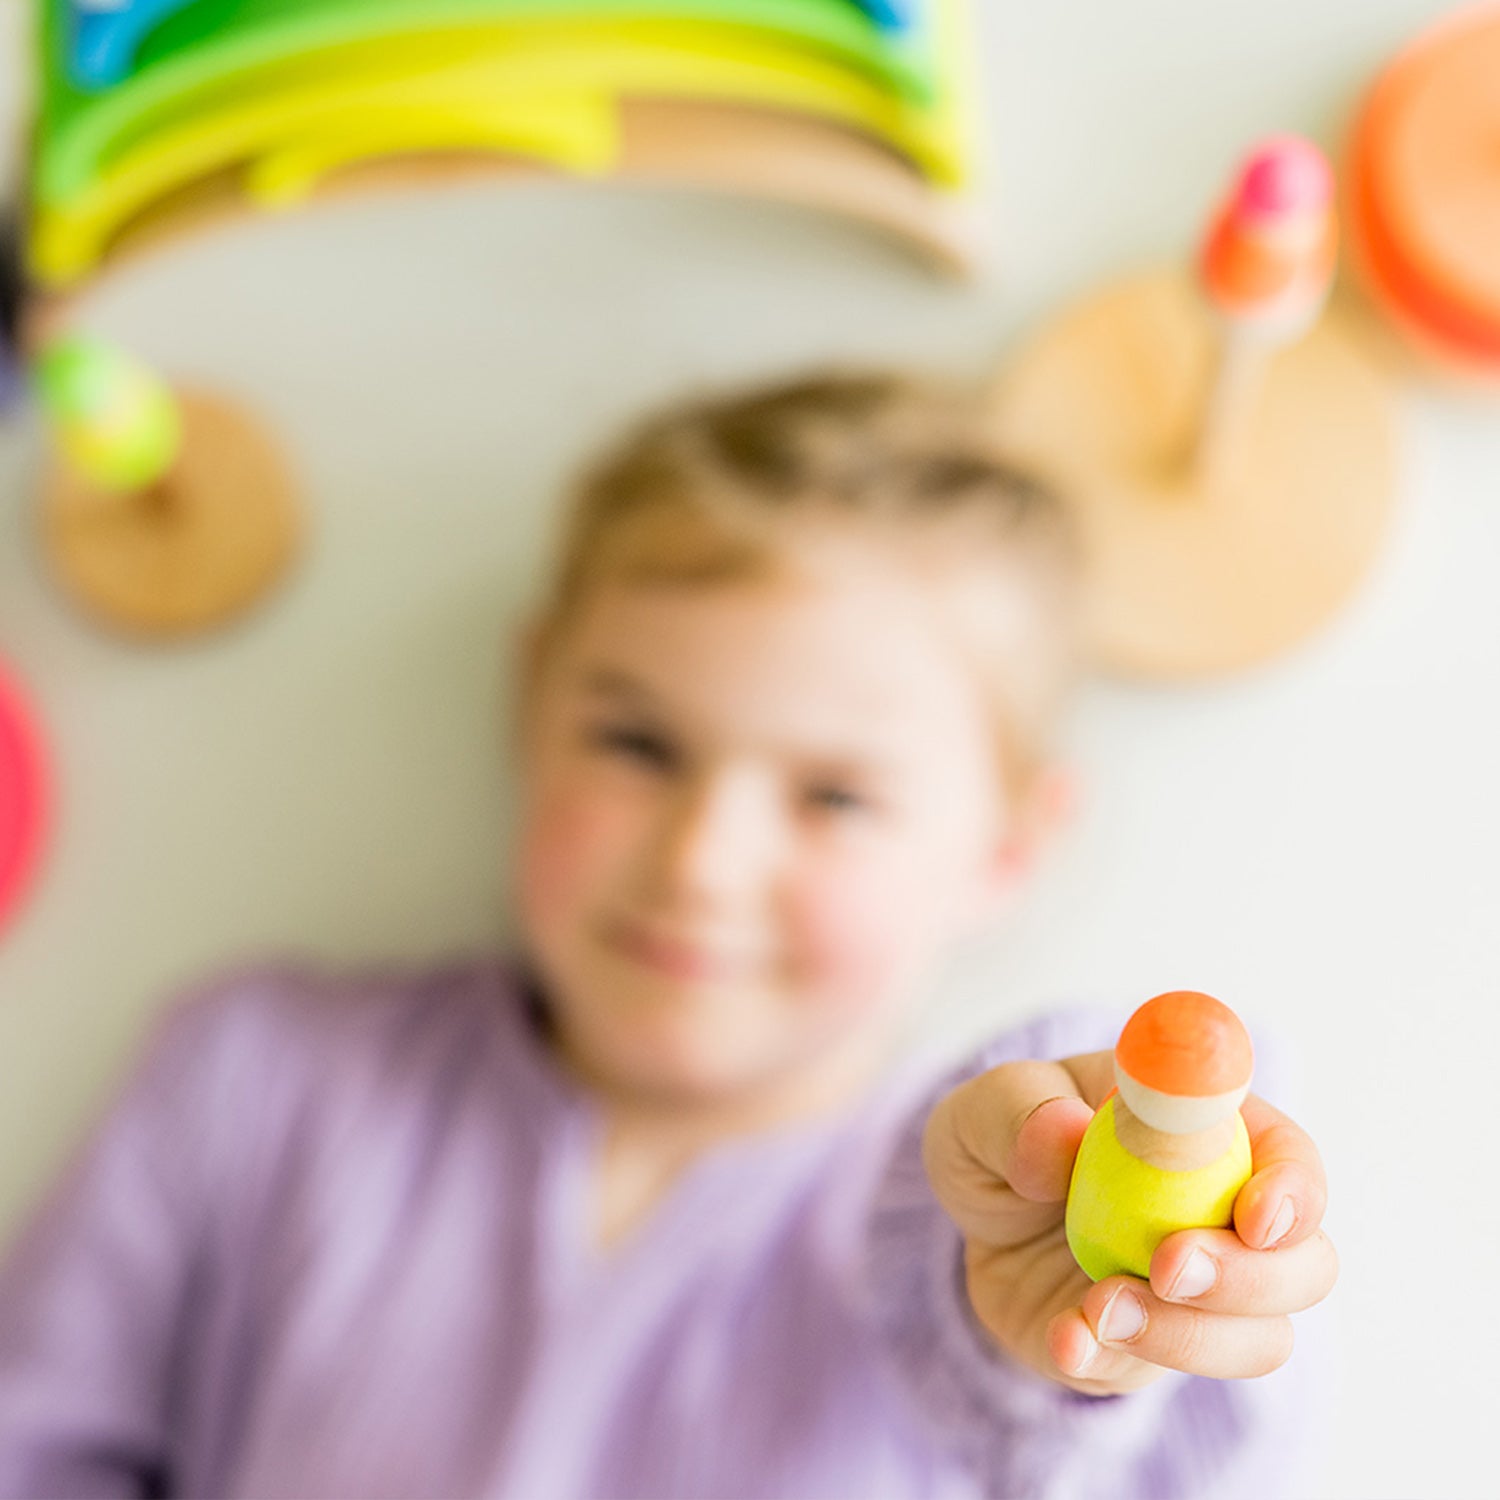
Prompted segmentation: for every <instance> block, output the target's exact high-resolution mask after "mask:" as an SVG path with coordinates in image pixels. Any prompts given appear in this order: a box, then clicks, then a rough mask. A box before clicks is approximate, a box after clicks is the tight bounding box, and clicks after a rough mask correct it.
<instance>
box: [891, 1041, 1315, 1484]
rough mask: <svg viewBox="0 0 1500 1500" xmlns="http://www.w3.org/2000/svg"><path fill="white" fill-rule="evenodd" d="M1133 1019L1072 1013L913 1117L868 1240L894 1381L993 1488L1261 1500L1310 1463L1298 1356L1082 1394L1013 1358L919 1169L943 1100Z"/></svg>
mask: <svg viewBox="0 0 1500 1500" xmlns="http://www.w3.org/2000/svg"><path fill="white" fill-rule="evenodd" d="M1122 1020H1123V1016H1120V1017H1109V1016H1105V1015H1102V1014H1093V1015H1088V1014H1083V1013H1077V1012H1075V1013H1071V1014H1068V1015H1065V1016H1061V1017H1055V1018H1049V1019H1048V1020H1045V1021H1042V1022H1039V1023H1036V1024H1034V1025H1031V1026H1028V1027H1025V1028H1023V1029H1021V1030H1019V1031H1016V1032H1013V1033H1011V1034H1009V1035H1007V1036H1005V1037H1003V1038H1001V1039H1000V1040H998V1041H997V1042H996V1043H994V1044H992V1045H991V1046H989V1047H988V1048H986V1049H985V1050H984V1052H983V1053H982V1054H981V1055H980V1057H979V1058H978V1059H977V1060H975V1061H971V1062H970V1063H969V1064H967V1065H965V1066H964V1067H961V1068H958V1069H956V1070H954V1071H953V1072H951V1073H950V1074H949V1075H948V1076H947V1077H946V1078H945V1079H944V1080H943V1081H942V1082H941V1084H940V1085H939V1086H938V1087H937V1088H935V1089H933V1090H931V1091H930V1092H928V1093H927V1094H926V1095H925V1097H924V1098H923V1101H922V1104H921V1106H920V1107H919V1108H918V1109H917V1110H916V1111H915V1112H914V1114H913V1115H912V1116H911V1117H910V1118H909V1119H908V1121H907V1123H906V1125H905V1127H904V1129H903V1132H902V1134H901V1136H900V1137H899V1140H898V1143H897V1145H896V1148H895V1150H894V1152H893V1153H892V1155H891V1156H890V1158H889V1161H888V1163H887V1167H886V1170H885V1172H884V1175H883V1177H882V1179H881V1182H880V1186H879V1188H878V1189H877V1192H876V1196H875V1200H874V1204H873V1209H872V1213H871V1217H870V1220H869V1229H868V1235H867V1241H866V1257H867V1259H866V1270H867V1277H868V1283H869V1289H870V1292H871V1296H872V1307H873V1309H874V1315H875V1317H876V1319H877V1322H878V1324H879V1328H880V1334H881V1337H882V1342H883V1345H884V1347H885V1350H886V1352H887V1354H888V1356H889V1357H890V1364H891V1369H892V1372H893V1376H894V1378H896V1379H897V1380H898V1381H899V1382H900V1383H901V1384H902V1385H903V1386H904V1387H905V1388H906V1391H907V1393H908V1395H909V1397H910V1399H911V1401H912V1402H913V1403H914V1404H915V1406H916V1408H917V1415H918V1417H919V1419H920V1420H921V1421H922V1423H923V1425H924V1426H926V1427H927V1428H928V1429H929V1430H930V1431H931V1432H933V1433H934V1435H935V1437H936V1439H937V1440H938V1441H939V1442H940V1443H941V1444H942V1445H943V1446H944V1447H946V1448H948V1449H950V1450H952V1451H954V1452H956V1453H957V1454H959V1455H960V1456H961V1458H962V1460H963V1462H964V1464H965V1466H966V1467H967V1468H969V1469H970V1470H971V1472H973V1473H974V1474H975V1476H976V1478H977V1480H978V1481H979V1483H980V1485H981V1488H982V1492H983V1493H984V1494H986V1495H990V1496H1025V1497H1027V1500H1094V1497H1098V1496H1104V1495H1108V1496H1110V1497H1111V1500H1148V1497H1149V1500H1173V1497H1180V1496H1199V1495H1202V1496H1209V1495H1212V1496H1214V1497H1215V1500H1231V1497H1235V1496H1245V1497H1251V1496H1255V1497H1261V1500H1264V1497H1266V1496H1275V1495H1284V1494H1288V1493H1293V1492H1294V1491H1293V1490H1292V1489H1291V1488H1290V1487H1291V1486H1292V1485H1293V1484H1294V1483H1295V1482H1296V1481H1297V1480H1298V1479H1299V1478H1300V1476H1301V1472H1302V1470H1303V1469H1304V1468H1305V1467H1306V1458H1305V1454H1304V1453H1303V1451H1302V1449H1303V1446H1304V1443H1305V1439H1306V1436H1307V1431H1306V1430H1307V1428H1308V1426H1309V1424H1310V1421H1311V1417H1310V1414H1309V1409H1308V1405H1307V1396H1308V1390H1307V1385H1308V1382H1307V1378H1306V1377H1307V1370H1306V1368H1305V1366H1306V1360H1305V1359H1304V1357H1303V1356H1304V1351H1303V1350H1302V1349H1300V1348H1299V1350H1298V1352H1297V1355H1296V1356H1294V1357H1293V1359H1292V1360H1291V1361H1289V1363H1288V1364H1287V1365H1285V1366H1283V1368H1282V1369H1281V1370H1279V1371H1277V1372H1275V1373H1274V1374H1272V1375H1268V1376H1264V1377H1261V1378H1260V1379H1256V1380H1237V1381H1217V1380H1209V1379H1205V1378H1201V1377H1193V1376H1187V1375H1182V1374H1179V1373H1177V1372H1170V1373H1168V1374H1166V1375H1164V1376H1163V1377H1162V1378H1161V1379H1159V1380H1157V1381H1156V1382H1154V1383H1153V1384H1152V1385H1150V1386H1147V1387H1146V1388H1144V1389H1143V1390H1140V1391H1137V1392H1133V1393H1131V1394H1129V1395H1121V1396H1103V1397H1099V1396H1086V1395H1083V1394H1081V1393H1079V1392H1076V1391H1072V1390H1069V1389H1068V1388H1067V1387H1065V1386H1062V1385H1058V1384H1055V1383H1053V1382H1051V1381H1048V1380H1045V1379H1043V1378H1042V1377H1041V1376H1039V1375H1037V1374H1035V1373H1034V1372H1033V1371H1031V1370H1029V1369H1027V1368H1025V1367H1024V1366H1022V1365H1021V1364H1020V1363H1019V1362H1016V1361H1014V1360H1012V1359H1011V1358H1010V1357H1009V1356H1008V1355H1007V1354H1006V1353H1005V1352H1004V1350H1003V1349H1001V1348H1000V1347H999V1345H998V1344H997V1343H996V1342H995V1340H994V1339H993V1338H992V1337H991V1336H990V1334H989V1333H988V1332H987V1331H986V1330H985V1329H984V1327H983V1326H982V1325H981V1324H980V1323H979V1321H978V1319H977V1318H976V1316H975V1315H974V1313H973V1311H972V1309H971V1307H970V1303H969V1298H968V1293H967V1291H966V1289H965V1284H964V1280H965V1278H964V1266H963V1240H962V1237H961V1235H960V1234H959V1232H958V1230H957V1228H956V1227H955V1226H954V1225H953V1223H952V1222H951V1220H949V1218H948V1217H947V1215H946V1214H945V1213H944V1212H943V1210H942V1208H941V1207H940V1206H939V1204H938V1202H937V1200H936V1198H935V1197H934V1195H933V1193H932V1190H931V1188H930V1186H929V1185H928V1182H927V1176H926V1172H925V1170H924V1168H923V1165H922V1156H921V1140H922V1131H923V1127H924V1126H925V1124H926V1120H927V1116H928V1114H929V1112H930V1110H931V1108H932V1106H933V1105H935V1104H936V1102H937V1100H938V1099H940V1098H941V1097H942V1096H943V1095H944V1094H945V1093H946V1092H947V1091H948V1090H949V1089H951V1088H953V1087H955V1086H956V1085H957V1084H958V1083H960V1082H962V1081H963V1080H964V1079H965V1078H967V1077H972V1076H974V1075H976V1074H978V1073H980V1072H982V1071H984V1070H985V1069H987V1068H990V1067H995V1066H998V1065H999V1064H1000V1063H1002V1062H1008V1061H1013V1060H1017V1059H1022V1058H1057V1057H1066V1056H1070V1055H1074V1054H1077V1053H1080V1052H1086V1051H1092V1050H1098V1049H1100V1048H1102V1047H1107V1046H1109V1045H1111V1044H1112V1043H1113V1040H1114V1037H1115V1036H1116V1035H1117V1034H1118V1030H1119V1025H1120V1022H1121V1021H1122ZM1262 1071H1264V1070H1262ZM1261 1082H1262V1078H1261V1074H1260V1072H1258V1075H1257V1086H1258V1087H1259V1086H1260V1085H1261Z"/></svg>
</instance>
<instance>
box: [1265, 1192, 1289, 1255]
mask: <svg viewBox="0 0 1500 1500" xmlns="http://www.w3.org/2000/svg"><path fill="white" fill-rule="evenodd" d="M1296 1222H1297V1205H1296V1204H1295V1203H1293V1202H1292V1200H1291V1199H1290V1198H1283V1199H1282V1200H1281V1204H1280V1206H1279V1207H1278V1208H1277V1210H1276V1217H1275V1218H1274V1219H1272V1220H1271V1227H1270V1229H1268V1230H1267V1231H1266V1237H1265V1239H1264V1240H1263V1241H1262V1242H1261V1244H1262V1248H1263V1249H1266V1250H1269V1249H1270V1248H1271V1247H1272V1246H1273V1245H1279V1244H1280V1243H1281V1242H1282V1240H1284V1239H1285V1238H1286V1237H1287V1235H1289V1234H1290V1233H1291V1232H1292V1225H1293V1224H1295V1223H1296Z"/></svg>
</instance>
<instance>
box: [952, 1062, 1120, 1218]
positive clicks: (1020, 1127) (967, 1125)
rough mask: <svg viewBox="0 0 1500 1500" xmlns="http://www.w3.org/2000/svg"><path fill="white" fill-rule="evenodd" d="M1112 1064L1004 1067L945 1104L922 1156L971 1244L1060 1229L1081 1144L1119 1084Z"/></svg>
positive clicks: (969, 1084) (958, 1090)
mask: <svg viewBox="0 0 1500 1500" xmlns="http://www.w3.org/2000/svg"><path fill="white" fill-rule="evenodd" d="M1110 1058H1111V1054H1109V1053H1108V1052H1099V1053H1091V1054H1089V1055H1088V1056H1086V1057H1076V1058H1069V1059H1067V1060H1065V1061H1063V1062H1018V1063H1005V1064H1002V1065H1001V1066H1000V1067H998V1068H991V1069H990V1070H989V1071H988V1072H987V1073H981V1074H980V1075H979V1076H978V1077H977V1078H971V1079H969V1080H968V1081H967V1082H966V1083H962V1084H960V1085H959V1086H958V1087H957V1088H955V1089H954V1090H952V1092H951V1093H949V1094H947V1095H946V1096H945V1097H944V1098H943V1099H941V1100H940V1101H939V1102H938V1104H937V1106H936V1108H935V1109H934V1110H933V1112H932V1114H931V1115H930V1116H929V1117H928V1121H927V1128H926V1130H925V1132H924V1134H923V1140H922V1159H923V1162H924V1164H925V1166H926V1168H927V1176H928V1180H929V1182H931V1184H932V1190H933V1192H934V1193H935V1194H936V1196H937V1199H938V1202H939V1203H941V1204H942V1206H943V1209H944V1210H945V1212H946V1213H947V1214H948V1216H949V1217H950V1218H951V1219H952V1220H953V1221H954V1223H956V1224H957V1225H958V1227H959V1228H960V1230H962V1231H963V1233H964V1236H965V1237H966V1238H967V1239H970V1240H978V1241H980V1242H981V1243H983V1244H986V1245H994V1246H1011V1245H1017V1244H1022V1243H1024V1242H1025V1241H1026V1240H1029V1239H1032V1238H1033V1237H1035V1236H1036V1235H1038V1234H1041V1233H1043V1232H1045V1231H1047V1230H1049V1229H1052V1228H1054V1227H1055V1226H1056V1225H1057V1224H1058V1223H1059V1222H1060V1220H1061V1218H1062V1210H1063V1203H1064V1200H1065V1199H1066V1198H1067V1196H1068V1183H1069V1180H1070V1178H1071V1177H1072V1173H1073V1158H1074V1157H1075V1156H1076V1155H1077V1154H1078V1144H1079V1142H1080V1141H1081V1140H1082V1139H1083V1132H1084V1130H1085V1129H1086V1128H1087V1126H1088V1123H1089V1120H1090V1119H1091V1118H1092V1117H1093V1113H1094V1106H1095V1103H1096V1102H1097V1100H1098V1099H1100V1098H1102V1097H1103V1095H1104V1093H1105V1091H1106V1090H1107V1088H1108V1086H1109V1083H1110V1071H1111V1069H1110Z"/></svg>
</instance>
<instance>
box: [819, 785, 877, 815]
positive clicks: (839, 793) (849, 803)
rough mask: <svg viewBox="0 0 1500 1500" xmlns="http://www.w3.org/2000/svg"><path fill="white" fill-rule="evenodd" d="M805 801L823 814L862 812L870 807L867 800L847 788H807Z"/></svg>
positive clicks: (829, 786) (832, 786) (823, 786)
mask: <svg viewBox="0 0 1500 1500" xmlns="http://www.w3.org/2000/svg"><path fill="white" fill-rule="evenodd" d="M807 800H808V801H809V802H810V803H811V804H812V805H813V806H814V807H816V808H818V809H820V810H821V811H823V812H836V813H848V812H863V811H865V810H867V809H868V808H869V807H870V805H871V804H870V802H869V800H868V799H867V798H865V797H862V796H860V795H859V793H858V792H852V791H850V790H849V789H848V788H847V787H842V786H834V785H832V784H825V785H819V786H813V787H809V788H808V792H807Z"/></svg>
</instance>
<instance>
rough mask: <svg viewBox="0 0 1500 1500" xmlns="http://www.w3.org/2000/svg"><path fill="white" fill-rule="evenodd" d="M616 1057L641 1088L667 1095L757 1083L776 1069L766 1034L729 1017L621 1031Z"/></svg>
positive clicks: (696, 1095)
mask: <svg viewBox="0 0 1500 1500" xmlns="http://www.w3.org/2000/svg"><path fill="white" fill-rule="evenodd" d="M620 1040H621V1044H622V1045H621V1046H620V1048H619V1051H618V1054H617V1060H618V1062H619V1064H620V1065H621V1069H622V1071H624V1072H626V1073H627V1074H628V1076H629V1077H630V1079H631V1080H632V1081H633V1082H634V1083H635V1084H636V1086H637V1087H638V1088H640V1089H641V1090H643V1091H649V1092H651V1093H654V1094H658V1095H661V1096H663V1097H666V1096H673V1097H676V1098H679V1099H682V1100H684V1101H698V1102H703V1101H707V1100H711V1099H723V1098H725V1097H727V1096H730V1095H734V1094H740V1093H743V1092H745V1091H746V1090H749V1089H752V1088H753V1087H754V1086H755V1084H756V1082H757V1081H758V1080H759V1079H760V1078H761V1077H762V1076H764V1075H765V1074H767V1073H769V1072H772V1071H774V1061H773V1059H772V1058H770V1057H769V1056H768V1055H767V1053H768V1050H769V1049H768V1047H767V1043H766V1041H765V1039H763V1038H757V1037H754V1036H752V1035H750V1034H748V1033H747V1032H746V1030H745V1028H743V1027H736V1026H733V1025H731V1024H730V1023H729V1018H728V1017H724V1018H723V1024H721V1025H718V1026H715V1025H714V1024H713V1023H712V1022H710V1023H709V1024H708V1025H704V1024H702V1022H701V1021H699V1020H697V1019H694V1020H692V1021H688V1020H686V1019H685V1018H673V1019H672V1020H671V1021H668V1022H666V1024H660V1023H659V1024H657V1025H654V1026H646V1025H643V1026H640V1027H638V1028H634V1029H632V1031H631V1032H630V1034H629V1035H628V1036H625V1037H622V1038H621V1039H620Z"/></svg>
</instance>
